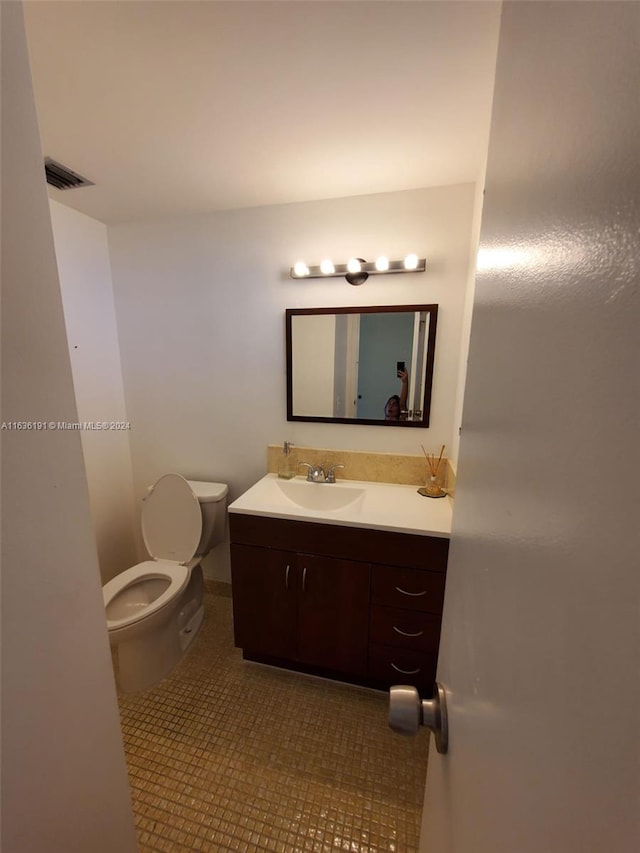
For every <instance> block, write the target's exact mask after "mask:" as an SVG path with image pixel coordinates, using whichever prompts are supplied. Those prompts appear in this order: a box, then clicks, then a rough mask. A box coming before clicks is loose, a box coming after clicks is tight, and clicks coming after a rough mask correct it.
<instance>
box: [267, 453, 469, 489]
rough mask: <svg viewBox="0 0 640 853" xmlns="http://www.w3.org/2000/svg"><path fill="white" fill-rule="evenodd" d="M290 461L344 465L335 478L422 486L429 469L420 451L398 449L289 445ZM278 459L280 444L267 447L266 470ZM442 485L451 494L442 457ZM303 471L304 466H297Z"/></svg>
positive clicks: (275, 470)
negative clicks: (404, 451) (375, 449)
mask: <svg viewBox="0 0 640 853" xmlns="http://www.w3.org/2000/svg"><path fill="white" fill-rule="evenodd" d="M291 454H292V457H293V458H292V460H291V461H292V464H293V466H294V467H295V468H296V469H297V468H298V466H299V464H300V462H308V463H309V464H310V465H322V466H323V467H325V468H327V467H329V466H330V465H344V468H338V470H337V471H336V479H338V480H368V481H370V482H374V483H404V484H406V485H408V486H424V484H425V482H426V480H427V478H428V476H429V469H428V467H427V462H426V460H425V458H424V456H422V455H408V454H401V453H370V452H363V451H359V450H323V449H322V448H317V447H297V446H295V445H292V447H291ZM281 463H282V445H279V444H277V445H271V444H270V445H269V446H268V447H267V470H268V471H269V473H270V474H277V473H278V468H279V467H280V465H281ZM441 470H442V472H443V475H444V476H443V482H442V487H443V488H444V489H446V491H447V492H448V493H449V494H450V495H451V496H452V497H453V494H454V491H455V475H454V473H453V469H452V467H451V464H450V463H449V460H448V459H446V458H445V457H443V459H442V468H441ZM299 473H300V474H304V469H300V472H299Z"/></svg>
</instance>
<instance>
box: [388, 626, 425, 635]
mask: <svg viewBox="0 0 640 853" xmlns="http://www.w3.org/2000/svg"><path fill="white" fill-rule="evenodd" d="M393 630H394V631H395V632H396V634H402V636H403V637H421V636H422V635H423V634H424V631H414V632H413V633H412V634H410V633H408V632H407V631H401V630H400V628H396V626H395V625H394V626H393Z"/></svg>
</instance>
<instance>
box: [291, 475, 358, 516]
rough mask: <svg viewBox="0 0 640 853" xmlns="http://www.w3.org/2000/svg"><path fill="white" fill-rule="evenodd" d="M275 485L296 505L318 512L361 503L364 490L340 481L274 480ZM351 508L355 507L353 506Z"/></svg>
mask: <svg viewBox="0 0 640 853" xmlns="http://www.w3.org/2000/svg"><path fill="white" fill-rule="evenodd" d="M275 482H276V485H277V487H278V488H279V489H280V490H281V491H282V493H283V494H284V496H285V497H286V498H288V499H289V500H290V501H292V502H293V503H294V504H296V506H300V507H303V508H304V509H313V510H317V511H320V512H331V511H333V510H337V509H344V508H345V507H347V506H352V504H355V503H356V502H360V503H362V498H363V497H364V492H365V490H364V489H363V488H358V487H354V486H343V485H342V483H308V482H307V481H306V480H302V481H301V480H276V481H275ZM353 509H356V507H355V506H354V507H353Z"/></svg>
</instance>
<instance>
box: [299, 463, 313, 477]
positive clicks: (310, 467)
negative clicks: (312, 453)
mask: <svg viewBox="0 0 640 853" xmlns="http://www.w3.org/2000/svg"><path fill="white" fill-rule="evenodd" d="M301 465H304V466H305V467H306V468H307V480H309V481H311V482H312V481H313V465H310V464H309V462H298V468H299V467H300V466H301Z"/></svg>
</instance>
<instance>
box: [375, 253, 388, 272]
mask: <svg viewBox="0 0 640 853" xmlns="http://www.w3.org/2000/svg"><path fill="white" fill-rule="evenodd" d="M376 269H377V270H378V272H386V271H387V270H388V269H389V258H385V256H384V255H380V257H379V258H378V259H377V260H376Z"/></svg>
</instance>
